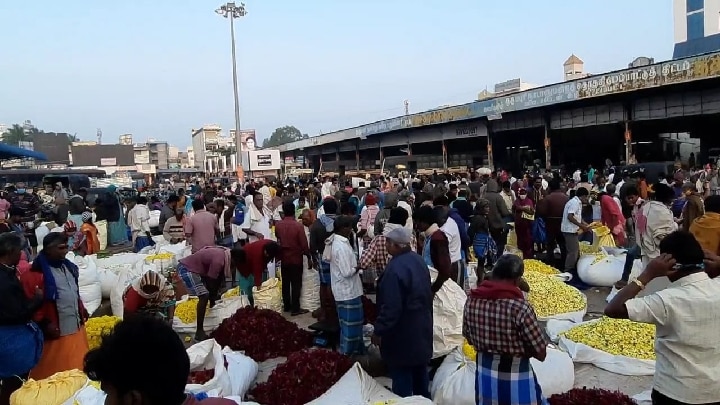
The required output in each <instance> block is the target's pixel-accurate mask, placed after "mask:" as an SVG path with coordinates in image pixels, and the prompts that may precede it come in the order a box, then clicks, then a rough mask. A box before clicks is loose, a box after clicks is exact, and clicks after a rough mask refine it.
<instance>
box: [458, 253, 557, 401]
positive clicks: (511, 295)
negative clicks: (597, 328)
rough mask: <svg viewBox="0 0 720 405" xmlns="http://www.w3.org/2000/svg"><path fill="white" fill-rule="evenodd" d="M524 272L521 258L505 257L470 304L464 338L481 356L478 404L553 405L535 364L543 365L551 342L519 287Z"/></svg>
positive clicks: (477, 377) (476, 385)
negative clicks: (543, 387)
mask: <svg viewBox="0 0 720 405" xmlns="http://www.w3.org/2000/svg"><path fill="white" fill-rule="evenodd" d="M523 273H524V267H523V261H522V259H520V258H519V257H517V256H514V255H504V256H501V257H500V258H499V259H498V261H497V263H495V267H494V268H493V270H492V279H491V280H485V281H483V282H482V283H481V284H480V285H479V286H478V288H476V289H474V290H472V291H471V292H470V295H469V296H468V299H467V302H466V303H465V311H464V314H463V335H464V336H465V338H466V339H467V341H468V343H470V344H471V345H472V346H473V347H475V349H476V351H477V359H476V361H477V371H476V372H475V395H476V397H475V403H476V404H503V405H548V402H547V399H545V397H544V396H543V394H542V389H541V388H540V384H538V382H537V378H536V377H535V373H534V372H533V369H532V366H531V364H530V359H531V358H536V359H538V360H540V361H544V360H545V357H546V355H547V351H546V350H547V345H548V343H549V342H548V340H547V338H546V335H545V332H544V331H543V329H542V327H541V326H540V324H539V322H538V320H537V317H536V315H535V311H534V310H533V308H532V306H530V304H529V303H528V302H527V301H526V300H525V298H523V293H522V291H521V290H520V288H519V286H520V285H521V284H522V281H521V280H522V276H523Z"/></svg>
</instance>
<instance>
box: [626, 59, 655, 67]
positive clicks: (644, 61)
mask: <svg viewBox="0 0 720 405" xmlns="http://www.w3.org/2000/svg"><path fill="white" fill-rule="evenodd" d="M654 63H655V58H648V57H647V56H638V57H637V58H635V60H633V61H632V62H630V63H628V67H629V68H631V69H632V68H636V67H642V66H650V65H652V64H654Z"/></svg>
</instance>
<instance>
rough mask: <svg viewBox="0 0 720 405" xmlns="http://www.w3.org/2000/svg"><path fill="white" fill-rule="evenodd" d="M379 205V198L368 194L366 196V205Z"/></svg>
mask: <svg viewBox="0 0 720 405" xmlns="http://www.w3.org/2000/svg"><path fill="white" fill-rule="evenodd" d="M375 204H377V198H375V194H372V193H371V194H367V195H366V196H365V205H375Z"/></svg>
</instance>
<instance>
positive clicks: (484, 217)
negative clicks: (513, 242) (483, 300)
mask: <svg viewBox="0 0 720 405" xmlns="http://www.w3.org/2000/svg"><path fill="white" fill-rule="evenodd" d="M488 215H490V202H489V201H488V200H486V199H484V198H481V199H479V200H478V201H477V203H475V209H474V211H473V216H472V218H471V219H470V228H469V229H468V236H469V237H470V240H471V241H473V251H474V253H475V259H476V260H477V269H476V270H477V276H478V280H482V277H481V275H484V274H485V265H486V264H492V263H493V260H494V259H495V255H497V245H496V244H495V240H493V238H491V237H490V220H489V219H488Z"/></svg>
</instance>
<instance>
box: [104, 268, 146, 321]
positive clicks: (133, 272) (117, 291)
mask: <svg viewBox="0 0 720 405" xmlns="http://www.w3.org/2000/svg"><path fill="white" fill-rule="evenodd" d="M143 274H145V273H144V272H143V267H142V266H133V268H131V269H122V270H121V271H120V273H119V274H118V279H117V284H115V287H113V289H112V290H111V291H110V307H111V308H112V313H113V315H114V316H117V317H118V318H120V319H122V317H123V314H124V308H125V304H124V302H123V294H124V293H125V289H126V288H127V286H129V285H130V284H131V283H132V282H133V281H134V280H135V279H136V278H137V277H140V276H142V275H143Z"/></svg>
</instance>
